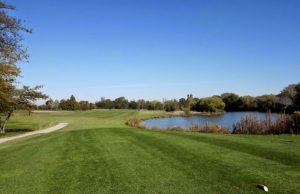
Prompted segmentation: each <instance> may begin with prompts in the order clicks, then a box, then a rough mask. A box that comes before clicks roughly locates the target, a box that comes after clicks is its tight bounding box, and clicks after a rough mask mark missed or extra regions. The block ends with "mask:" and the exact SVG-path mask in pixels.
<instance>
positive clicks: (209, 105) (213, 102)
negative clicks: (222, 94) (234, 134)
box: [194, 96, 225, 112]
mask: <svg viewBox="0 0 300 194" xmlns="http://www.w3.org/2000/svg"><path fill="white" fill-rule="evenodd" d="M194 108H195V110H196V111H199V112H224V108H225V103H224V102H223V101H222V99H221V98H219V97H216V96H213V97H207V98H202V99H200V100H199V101H198V102H197V103H196V105H195V106H194Z"/></svg>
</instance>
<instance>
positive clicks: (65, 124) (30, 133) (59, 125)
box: [0, 123, 69, 143]
mask: <svg viewBox="0 0 300 194" xmlns="http://www.w3.org/2000/svg"><path fill="white" fill-rule="evenodd" d="M68 124H69V123H59V124H57V125H55V126H53V127H49V128H47V129H41V130H36V131H32V132H28V133H24V134H21V135H16V136H12V137H5V138H1V139H0V143H4V142H8V141H12V140H16V139H20V138H23V137H27V136H31V135H36V134H45V133H51V132H53V131H56V130H59V129H62V128H64V127H66V126H67V125H68Z"/></svg>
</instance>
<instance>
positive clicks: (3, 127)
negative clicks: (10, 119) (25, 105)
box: [0, 120, 7, 134]
mask: <svg viewBox="0 0 300 194" xmlns="http://www.w3.org/2000/svg"><path fill="white" fill-rule="evenodd" d="M6 122H7V120H5V121H3V123H1V126H0V133H1V134H4V133H5V126H6Z"/></svg>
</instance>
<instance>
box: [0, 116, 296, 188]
mask: <svg viewBox="0 0 300 194" xmlns="http://www.w3.org/2000/svg"><path fill="white" fill-rule="evenodd" d="M161 114H165V113H162V112H150V111H130V110H94V111H87V112H56V113H34V114H33V116H32V117H26V116H25V115H24V114H23V113H18V114H16V115H15V116H14V118H13V119H12V120H11V122H10V125H9V126H10V127H11V128H15V129H16V128H18V126H19V127H20V128H26V129H30V128H33V129H35V128H39V127H40V126H49V125H53V124H55V123H58V122H68V123H69V125H68V126H67V127H66V128H64V129H62V130H59V131H56V132H53V133H50V134H45V135H37V136H32V137H27V138H24V139H19V140H17V141H14V142H7V143H3V144H0V172H1V173H0V193H257V192H260V191H259V190H258V189H257V188H256V185H257V184H259V183H263V184H266V185H267V186H268V187H269V189H270V191H271V193H299V192H300V137H299V136H290V135H279V136H277V135H273V136H253V135H219V134H200V133H183V132H160V131H151V130H145V129H137V128H133V127H129V126H127V125H125V122H126V121H127V120H128V119H129V118H132V117H140V118H146V117H151V116H154V115H161Z"/></svg>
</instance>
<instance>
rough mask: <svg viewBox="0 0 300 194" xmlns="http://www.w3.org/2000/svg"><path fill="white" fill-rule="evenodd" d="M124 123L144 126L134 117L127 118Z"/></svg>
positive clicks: (139, 126)
mask: <svg viewBox="0 0 300 194" xmlns="http://www.w3.org/2000/svg"><path fill="white" fill-rule="evenodd" d="M126 124H127V125H129V126H132V127H138V128H145V126H143V125H141V124H140V119H138V118H136V117H134V118H131V119H129V120H128V121H127V123H126Z"/></svg>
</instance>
